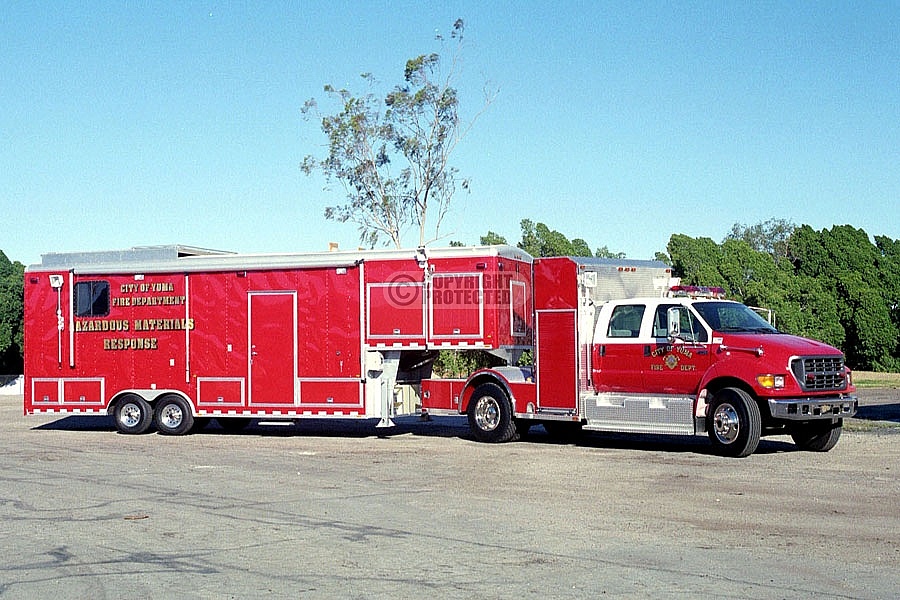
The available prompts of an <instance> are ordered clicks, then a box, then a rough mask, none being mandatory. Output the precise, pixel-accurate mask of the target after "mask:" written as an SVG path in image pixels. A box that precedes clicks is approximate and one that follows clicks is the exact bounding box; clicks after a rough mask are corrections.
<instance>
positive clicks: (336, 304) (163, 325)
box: [25, 246, 533, 434]
mask: <svg viewBox="0 0 900 600" xmlns="http://www.w3.org/2000/svg"><path fill="white" fill-rule="evenodd" d="M42 258H43V259H42V262H41V264H39V265H34V266H31V267H29V268H28V269H27V270H26V275H25V307H26V308H25V337H26V339H25V349H26V351H25V373H26V382H25V387H26V392H25V413H26V414H46V413H60V414H66V413H76V414H97V415H107V414H110V415H115V422H116V426H117V427H118V429H119V430H120V431H122V432H127V433H140V432H143V431H146V430H147V429H148V428H149V427H150V426H151V425H152V424H154V423H155V425H156V427H157V428H158V429H159V431H160V432H162V433H169V434H182V433H186V432H187V431H189V430H190V429H191V428H192V426H193V424H194V421H195V420H198V419H201V420H202V419H204V418H209V417H215V418H216V419H218V420H219V421H220V422H221V423H222V424H223V425H224V426H226V427H229V426H241V425H243V424H245V423H246V422H247V421H248V420H249V419H252V418H265V419H267V420H269V419H279V418H281V419H298V418H303V417H317V418H320V417H360V418H373V419H374V418H377V419H379V422H380V424H382V425H390V419H391V418H392V417H394V416H397V415H401V414H418V412H419V410H420V408H419V406H418V405H416V404H415V394H403V393H400V392H401V391H402V390H400V387H401V386H403V385H412V386H413V387H414V388H415V387H417V385H416V384H417V383H418V381H419V380H420V379H421V378H422V377H423V376H424V377H427V376H429V375H430V373H431V369H430V367H431V364H432V362H433V360H434V357H435V355H436V352H435V351H436V350H439V349H450V350H452V349H481V350H485V351H488V352H492V353H495V354H497V355H498V356H500V357H503V358H504V359H506V360H514V359H515V358H516V357H518V356H519V355H520V354H521V353H522V352H523V351H524V350H526V349H527V348H529V347H530V346H531V341H532V340H531V335H532V325H533V324H532V310H531V293H532V291H531V263H532V260H531V257H530V256H528V255H527V254H526V253H524V252H522V251H520V250H517V249H514V248H510V247H505V246H499V247H485V248H446V249H437V250H427V251H426V250H424V249H420V250H397V251H366V252H364V251H359V252H328V253H318V254H274V255H273V254H269V255H239V254H231V253H224V252H216V251H209V250H203V249H198V248H190V247H185V246H158V247H156V246H155V247H140V248H132V249H130V250H125V251H117V252H87V253H68V254H47V255H44V256H43V257H42ZM410 399H411V400H410Z"/></svg>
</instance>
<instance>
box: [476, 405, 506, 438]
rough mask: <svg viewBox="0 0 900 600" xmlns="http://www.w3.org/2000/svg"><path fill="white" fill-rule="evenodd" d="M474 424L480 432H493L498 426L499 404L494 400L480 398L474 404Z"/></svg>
mask: <svg viewBox="0 0 900 600" xmlns="http://www.w3.org/2000/svg"><path fill="white" fill-rule="evenodd" d="M475 423H476V424H477V425H478V428H479V429H481V430H482V431H493V430H494V429H497V426H498V425H500V404H499V403H498V402H497V400H496V398H493V397H491V396H482V397H481V398H479V399H478V401H477V402H476V403H475Z"/></svg>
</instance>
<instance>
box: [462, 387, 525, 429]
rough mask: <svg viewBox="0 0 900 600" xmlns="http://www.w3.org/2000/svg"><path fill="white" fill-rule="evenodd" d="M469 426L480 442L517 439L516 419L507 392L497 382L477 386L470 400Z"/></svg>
mask: <svg viewBox="0 0 900 600" xmlns="http://www.w3.org/2000/svg"><path fill="white" fill-rule="evenodd" d="M467 413H468V417H469V428H470V429H471V430H472V433H473V434H474V435H475V439H477V440H478V441H479V442H489V443H498V442H509V441H512V440H514V439H516V421H515V419H513V416H512V406H511V405H510V403H509V398H507V397H506V393H505V392H504V391H503V388H501V387H500V386H499V385H497V384H496V383H483V384H481V385H479V386H478V387H477V388H475V391H474V392H473V393H472V399H471V400H470V401H469V410H468V411H467Z"/></svg>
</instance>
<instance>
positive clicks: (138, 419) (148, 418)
mask: <svg viewBox="0 0 900 600" xmlns="http://www.w3.org/2000/svg"><path fill="white" fill-rule="evenodd" d="M113 415H114V417H115V420H116V429H117V430H118V431H119V433H128V434H132V435H136V434H140V433H146V432H147V430H148V429H150V424H151V423H152V422H153V409H152V408H150V405H149V404H148V403H147V401H146V400H144V399H143V398H141V397H140V396H138V395H137V394H127V395H125V396H123V397H122V399H121V400H119V401H118V402H117V403H116V408H115V410H114V411H113Z"/></svg>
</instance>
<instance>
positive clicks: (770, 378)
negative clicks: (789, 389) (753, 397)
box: [756, 373, 784, 390]
mask: <svg viewBox="0 0 900 600" xmlns="http://www.w3.org/2000/svg"><path fill="white" fill-rule="evenodd" d="M756 381H757V383H759V385H761V386H762V387H764V388H766V389H767V390H780V389H782V388H784V375H772V374H771V373H769V374H766V375H757V376H756Z"/></svg>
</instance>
